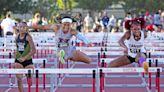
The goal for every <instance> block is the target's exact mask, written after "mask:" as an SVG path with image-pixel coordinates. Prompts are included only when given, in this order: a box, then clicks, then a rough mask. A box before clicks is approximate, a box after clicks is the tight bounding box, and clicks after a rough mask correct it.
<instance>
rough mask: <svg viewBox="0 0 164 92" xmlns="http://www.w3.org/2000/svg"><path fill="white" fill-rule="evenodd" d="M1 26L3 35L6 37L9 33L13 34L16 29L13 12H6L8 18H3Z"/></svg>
mask: <svg viewBox="0 0 164 92" xmlns="http://www.w3.org/2000/svg"><path fill="white" fill-rule="evenodd" d="M1 28H2V29H3V36H4V37H6V36H7V35H13V34H14V33H15V32H14V29H15V22H14V20H13V19H12V18H11V12H8V13H7V14H6V18H5V19H3V21H2V23H1Z"/></svg>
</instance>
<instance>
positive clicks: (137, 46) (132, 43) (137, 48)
mask: <svg viewBox="0 0 164 92" xmlns="http://www.w3.org/2000/svg"><path fill="white" fill-rule="evenodd" d="M127 47H128V55H129V56H131V57H133V58H135V57H136V55H137V53H138V52H140V53H145V52H146V50H145V48H144V32H143V31H141V38H140V40H138V41H136V40H135V39H134V35H133V33H132V32H131V36H130V39H129V40H127Z"/></svg>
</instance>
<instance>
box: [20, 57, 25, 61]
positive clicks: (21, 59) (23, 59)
mask: <svg viewBox="0 0 164 92" xmlns="http://www.w3.org/2000/svg"><path fill="white" fill-rule="evenodd" d="M25 60H26V59H25V58H24V57H21V58H19V59H18V61H19V62H24V61H25Z"/></svg>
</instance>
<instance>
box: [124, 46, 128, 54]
mask: <svg viewBox="0 0 164 92" xmlns="http://www.w3.org/2000/svg"><path fill="white" fill-rule="evenodd" d="M124 54H126V55H127V54H128V48H127V47H126V48H124Z"/></svg>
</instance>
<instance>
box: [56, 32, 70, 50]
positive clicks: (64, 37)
mask: <svg viewBox="0 0 164 92" xmlns="http://www.w3.org/2000/svg"><path fill="white" fill-rule="evenodd" d="M71 38H72V35H71V34H70V32H68V33H66V34H64V33H63V31H62V30H59V31H57V33H56V40H57V46H58V47H59V48H61V47H68V46H69V41H70V39H71Z"/></svg>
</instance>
